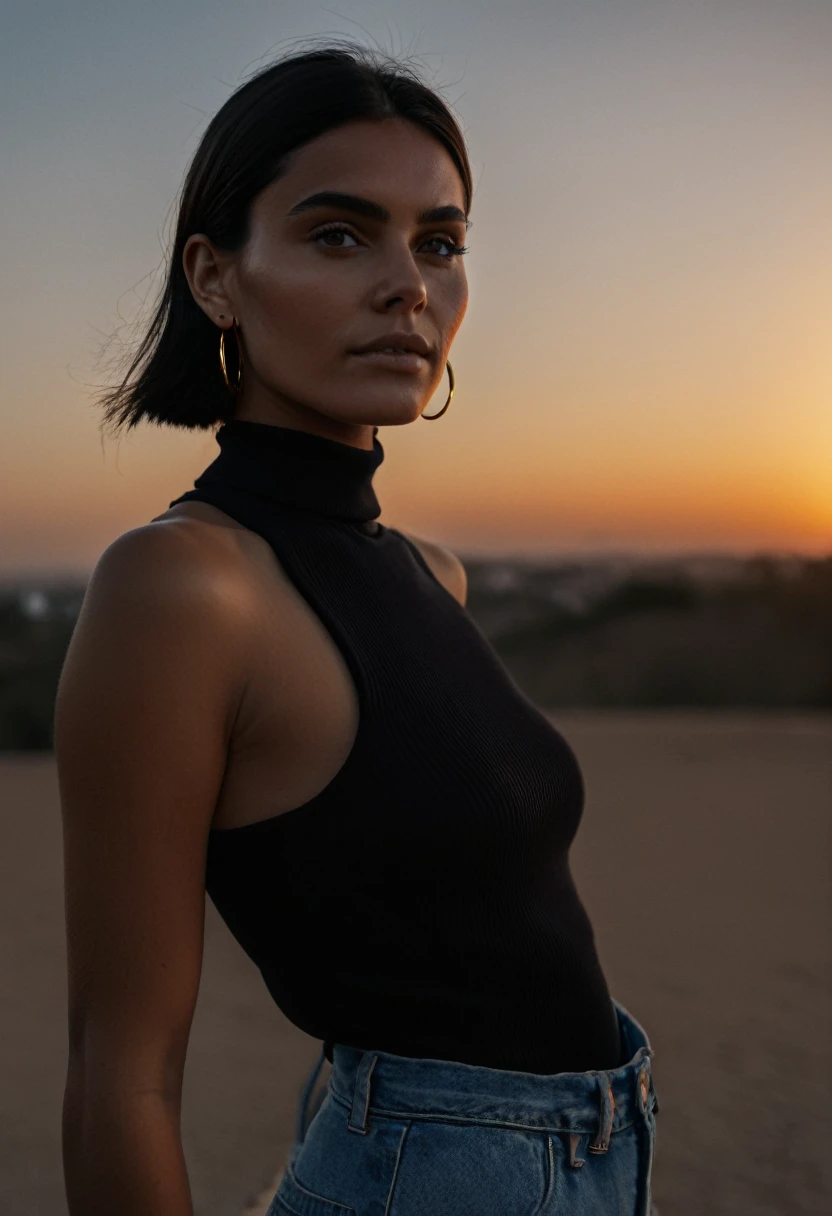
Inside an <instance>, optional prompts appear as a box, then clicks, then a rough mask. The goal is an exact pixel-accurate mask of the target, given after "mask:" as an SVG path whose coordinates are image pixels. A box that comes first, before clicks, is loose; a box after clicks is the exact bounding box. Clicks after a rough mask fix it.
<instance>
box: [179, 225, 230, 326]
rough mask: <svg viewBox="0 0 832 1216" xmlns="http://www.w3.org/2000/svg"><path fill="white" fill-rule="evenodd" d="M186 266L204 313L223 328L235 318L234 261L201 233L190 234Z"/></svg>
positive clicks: (194, 292) (195, 294) (193, 294)
mask: <svg viewBox="0 0 832 1216" xmlns="http://www.w3.org/2000/svg"><path fill="white" fill-rule="evenodd" d="M182 268H183V270H184V271H185V277H186V278H187V280H188V286H189V287H190V289H191V294H192V296H193V297H194V299H195V300H196V302H197V304H198V305H199V307H200V308H201V309H202V310H203V312H204V313H205V314H206V315H207V316H208V317H210V319H211V320H212V321H213V322H214V324H215V325H219V327H220V329H226V328H227V327H228V326H229V325H230V324H231V321H232V318H233V316H234V315H235V313H234V305H233V301H232V299H231V296H230V294H229V291H228V286H229V280H230V273H229V271H230V263H229V259H228V257H227V255H224V254H223V253H221V252H220V250H218V249H217V248H216V246H215V245H214V244H213V243H212V241H211V240H209V238H208V237H207V236H204V235H203V234H202V233H201V232H197V233H194V234H193V235H192V236H189V237H188V239H187V241H186V242H185V248H184V249H183V250H182Z"/></svg>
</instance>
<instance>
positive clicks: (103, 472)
mask: <svg viewBox="0 0 832 1216" xmlns="http://www.w3.org/2000/svg"><path fill="white" fill-rule="evenodd" d="M318 33H332V34H338V35H347V36H350V37H354V38H358V39H360V40H362V41H364V42H370V41H373V40H374V41H375V42H376V43H377V44H380V45H381V47H382V48H383V49H385V50H388V51H392V52H394V53H397V52H403V51H404V52H409V53H411V54H414V55H416V56H417V57H418V58H419V60H420V62H421V63H422V65H423V69H424V74H425V76H426V78H427V79H428V81H429V83H433V84H434V85H437V86H439V87H441V88H442V91H443V93H444V96H445V97H446V99H447V100H448V101H449V102H450V103H451V105H452V106H453V107H454V110H455V112H456V113H457V115H458V117H459V118H460V120H461V123H462V125H463V130H464V131H465V133H466V136H467V139H468V143H469V149H470V155H471V159H472V163H473V168H474V177H475V183H476V189H475V195H474V202H473V207H472V212H471V217H472V219H473V221H474V223H473V227H472V229H471V232H470V240H469V242H468V243H469V245H470V249H471V252H470V253H469V255H468V257H467V259H466V267H467V271H468V276H469V282H470V285H471V300H470V305H469V309H468V313H467V316H466V318H465V321H464V323H463V326H462V329H461V330H460V332H459V335H458V337H457V339H456V341H455V343H454V346H453V349H452V352H451V358H452V362H453V366H454V371H455V373H456V379H457V391H456V395H455V397H454V400H453V402H452V404H451V406H450V408H449V410H448V412H447V414H446V415H445V416H443V418H441V419H440V420H439V421H437V422H435V423H433V424H432V425H430V426H422V425H421V421H418V420H417V422H416V423H414V424H413V425H411V426H406V427H398V428H392V427H391V428H382V429H381V430H380V431H379V438H380V439H381V441H382V443H383V445H384V448H385V461H384V463H383V465H382V467H381V468H380V469H379V471H378V473H377V474H376V478H375V486H376V490H377V492H378V496H379V500H380V502H381V505H382V519H383V521H384V522H386V523H388V524H390V525H391V526H401V527H403V528H406V529H408V530H410V531H413V532H415V533H417V534H418V535H421V536H426V537H430V538H433V539H435V540H438V541H440V542H442V543H443V544H446V545H449V546H450V547H452V548H454V549H456V551H458V552H459V553H461V554H465V553H469V554H474V553H488V552H494V553H509V552H518V553H534V554H547V553H551V554H553V555H558V554H566V553H569V554H575V553H598V552H604V553H606V552H620V551H636V552H642V553H654V552H655V553H658V552H691V551H697V552H701V551H711V552H737V553H745V552H752V551H753V552H760V551H766V552H775V551H776V552H784V551H785V552H800V553H807V554H821V553H830V552H832V340H831V339H832V222H830V215H832V122H830V115H832V73H830V70H829V64H830V58H832V3H830V2H829V0H517V2H516V3H514V4H513V5H511V6H509V5H508V4H506V3H505V0H499V2H497V0H421V2H420V3H414V0H407V2H398V0H385V2H384V3H382V2H375V3H370V2H367V3H358V2H353V0H338V3H337V4H335V5H333V6H330V5H329V4H327V5H319V4H315V3H311V2H310V0H292V2H281V3H277V2H276V0H271V2H268V0H240V2H235V3H228V0H222V2H220V0H172V2H171V3H167V4H162V3H161V2H157V3H153V2H151V0H147V2H145V3H138V2H137V0H132V2H131V3H125V2H124V0H77V2H76V3H74V4H72V5H67V4H59V3H58V0H33V2H32V3H29V4H27V5H26V6H17V7H16V9H15V11H14V13H13V14H12V15H10V16H9V17H7V20H6V22H5V23H4V37H3V42H2V48H1V49H0V93H1V94H2V111H3V115H4V128H5V132H4V134H5V139H4V141H3V146H2V151H1V152H0V157H1V158H2V161H1V162H0V198H2V214H3V225H2V229H1V230H0V258H1V259H2V262H1V263H0V264H2V268H3V288H4V289H3V291H2V298H1V299H0V309H2V344H0V349H1V350H2V357H1V358H0V409H1V410H2V432H3V433H2V446H1V447H0V576H2V575H4V574H6V575H8V574H12V573H14V574H16V573H18V572H25V571H30V572H32V573H40V572H45V571H51V570H59V571H62V572H77V573H88V572H89V571H90V570H91V569H92V567H93V566H94V564H95V562H96V560H97V559H98V557H99V555H100V554H101V552H102V550H103V549H104V548H105V547H106V546H107V545H108V544H109V543H110V541H112V540H113V539H115V537H116V536H118V535H119V534H120V533H122V532H124V531H126V530H127V529H129V528H132V527H136V526H138V525H140V524H142V523H145V522H147V521H148V520H150V519H151V518H152V517H153V516H155V515H158V514H159V513H160V512H161V511H164V510H165V509H166V507H167V504H168V502H169V501H170V500H171V499H172V498H174V497H176V496H177V495H179V494H181V493H182V492H183V491H184V490H186V489H188V488H189V487H190V486H191V485H192V483H193V479H194V477H195V476H196V475H197V474H198V473H199V472H200V471H201V470H202V469H203V468H204V467H205V465H206V464H208V463H209V462H210V460H212V459H213V458H214V456H215V455H216V454H217V452H218V448H217V445H216V441H215V440H214V438H213V436H212V435H210V434H187V433H182V432H178V431H174V430H167V429H159V428H154V427H150V426H145V427H143V428H142V429H141V431H140V432H134V433H133V434H132V435H131V436H130V437H129V438H128V437H126V436H125V437H123V438H122V439H121V440H120V441H119V442H118V443H114V442H113V441H112V440H109V439H106V438H104V437H103V436H102V435H101V434H100V433H99V429H98V428H99V422H100V411H99V408H98V406H97V405H96V402H95V399H94V395H93V394H94V390H95V387H96V385H101V384H103V383H105V382H106V381H107V377H108V367H107V365H106V362H105V361H104V360H102V359H101V355H102V349H103V344H104V342H105V341H106V340H107V339H109V338H110V337H111V335H113V333H114V331H115V330H116V328H117V326H118V325H119V324H120V323H121V322H120V320H119V315H120V314H121V315H122V316H123V317H125V318H132V317H134V316H135V315H136V310H137V308H138V307H139V306H140V304H141V301H142V299H143V298H144V297H145V296H148V293H149V299H150V300H152V298H153V292H154V290H155V288H156V286H157V285H158V283H159V281H160V278H159V276H160V272H161V269H162V264H161V259H162V255H163V245H164V240H165V236H166V233H167V230H168V228H167V224H169V222H170V214H171V209H172V206H173V204H174V201H175V198H176V194H177V190H178V188H179V185H180V183H181V180H182V176H183V173H184V171H185V169H186V166H187V163H188V161H189V159H190V157H191V155H192V154H193V152H194V150H195V148H196V146H197V143H198V141H199V138H200V137H201V135H202V133H203V131H204V129H205V126H206V124H207V122H208V120H209V119H210V117H211V116H212V115H213V114H214V113H215V112H216V110H217V109H218V108H219V107H220V105H221V104H222V103H223V102H224V101H225V99H226V98H227V97H228V96H229V94H230V93H231V92H232V91H233V90H234V88H236V87H237V86H238V85H239V84H241V83H243V81H244V79H245V78H246V75H247V74H248V73H250V72H251V71H253V70H255V69H256V68H257V67H259V66H261V65H262V64H264V63H265V62H267V61H268V60H269V59H270V58H271V57H273V56H275V55H277V54H280V53H283V52H285V51H287V50H288V49H290V45H291V42H292V40H295V39H298V38H301V37H303V36H305V35H313V34H318ZM166 221H167V224H166ZM154 274H155V277H154ZM118 349H119V348H118V346H117V345H116V346H115V347H114V346H113V345H111V346H110V347H109V352H108V353H109V354H111V355H112V354H113V353H114V351H116V352H117V351H118ZM445 393H446V384H445V382H443V384H442V386H441V388H440V390H439V392H438V393H437V395H436V397H435V398H434V401H433V402H432V403H431V405H430V406H428V407H427V410H426V412H428V413H435V412H436V410H437V409H438V408H439V407H440V406H441V404H442V402H443V401H444V399H445Z"/></svg>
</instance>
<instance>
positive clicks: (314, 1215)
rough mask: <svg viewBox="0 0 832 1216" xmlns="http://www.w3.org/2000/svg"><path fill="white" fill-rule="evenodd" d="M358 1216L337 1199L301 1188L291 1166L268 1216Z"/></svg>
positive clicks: (269, 1208) (269, 1209)
mask: <svg viewBox="0 0 832 1216" xmlns="http://www.w3.org/2000/svg"><path fill="white" fill-rule="evenodd" d="M287 1213H288V1216H356V1211H355V1208H351V1207H350V1206H349V1205H348V1204H346V1203H339V1202H338V1200H337V1199H327V1198H326V1196H324V1195H316V1194H315V1192H314V1191H310V1190H308V1189H307V1188H306V1187H305V1186H301V1184H300V1183H299V1182H298V1180H297V1178H296V1177H295V1175H294V1171H293V1170H292V1168H291V1166H289V1165H287V1167H286V1172H285V1173H284V1175H283V1178H282V1180H281V1183H280V1186H279V1187H278V1188H277V1192H276V1193H275V1196H274V1199H272V1201H271V1203H270V1204H269V1207H268V1210H267V1211H266V1216H287Z"/></svg>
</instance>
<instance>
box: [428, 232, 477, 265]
mask: <svg viewBox="0 0 832 1216" xmlns="http://www.w3.org/2000/svg"><path fill="white" fill-rule="evenodd" d="M435 241H438V242H439V244H440V245H447V246H448V249H449V250H450V252H449V253H443V254H441V255H440V256H441V257H442V258H443V259H444V261H446V262H450V261H452V260H453V259H454V258H457V257H461V256H462V254H464V253H467V252H468V246H467V245H457V243H456V241H454V240H453V239H452V238H451V237H449V236H431V237H428V240H427V242H426V243H427V244H428V245H431V244H433V243H434V242H435Z"/></svg>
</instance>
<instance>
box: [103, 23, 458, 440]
mask: <svg viewBox="0 0 832 1216" xmlns="http://www.w3.org/2000/svg"><path fill="white" fill-rule="evenodd" d="M385 118H405V119H407V120H408V121H409V122H412V123H416V124H417V125H418V126H420V127H422V128H423V129H424V130H425V131H427V132H429V134H431V135H432V136H433V137H434V138H435V139H437V140H438V141H439V142H440V144H442V145H443V146H444V147H445V148H446V149H447V151H448V153H449V154H450V156H451V158H452V160H453V162H454V164H455V165H456V167H457V169H458V171H459V175H460V178H461V179H462V185H463V189H464V193H465V211H466V214H467V213H468V212H469V211H470V208H471V197H472V193H473V189H472V175H471V167H470V164H469V160H468V154H467V150H466V146H465V140H464V137H463V135H462V132H461V130H460V127H459V125H458V123H457V121H456V119H455V117H454V116H453V114H452V113H451V110H450V109H449V107H448V106H447V105H446V103H445V102H444V101H443V100H442V98H441V97H439V95H438V94H437V93H436V92H435V91H434V90H433V89H431V88H429V87H428V86H427V85H426V84H424V83H423V82H422V81H421V80H420V79H419V77H418V75H417V74H416V72H415V71H414V70H413V68H412V67H411V66H410V65H409V64H403V63H401V62H399V61H397V60H396V59H394V58H393V57H391V56H389V55H386V54H383V53H381V52H378V51H375V50H372V49H369V48H366V47H363V46H361V45H357V44H354V43H351V42H349V41H347V40H344V41H343V42H336V44H334V45H333V44H332V43H330V44H328V45H326V46H323V47H321V48H320V49H316V50H311V51H307V52H305V53H302V54H295V55H292V56H288V57H285V58H283V59H281V60H278V61H276V62H272V63H271V64H269V66H267V67H266V68H263V69H261V70H260V71H258V72H257V73H256V75H254V76H253V77H252V78H251V79H249V80H248V81H246V83H245V84H244V85H242V86H241V87H240V88H238V89H237V90H236V92H234V93H233V94H232V95H231V96H230V97H229V99H228V100H227V101H226V102H225V104H224V105H223V106H222V108H221V109H220V110H219V111H218V112H217V114H216V115H215V116H214V118H213V119H212V120H211V122H210V123H209V125H208V128H207V130H206V131H205V134H204V135H203V137H202V140H201V141H200V144H199V147H198V148H197V150H196V153H195V155H194V157H193V160H192V161H191V164H190V167H189V168H188V171H187V174H186V176H185V180H184V183H183V186H182V190H181V194H180V197H179V202H178V210H177V219H176V232H175V237H174V241H173V245H172V248H171V250H170V261H169V264H168V267H167V272H166V277H165V282H164V286H163V289H162V293H161V297H160V300H159V303H158V305H157V306H156V309H155V312H154V315H153V318H152V320H151V321H150V324H149V326H148V328H147V330H146V332H145V334H144V337H143V338H142V339H141V342H140V343H139V346H138V349H137V350H136V353H135V354H134V355H133V357H132V358H131V360H130V362H129V366H128V368H127V372H126V374H125V375H124V378H123V380H122V381H121V383H120V384H118V385H117V386H116V387H115V388H111V389H109V390H107V391H105V392H104V393H103V394H102V395H101V397H100V404H101V405H102V406H103V407H104V423H105V424H108V425H111V426H112V427H113V428H114V431H115V432H117V431H118V430H119V428H121V427H124V428H126V429H127V430H128V431H129V430H130V428H131V427H134V426H136V425H137V424H138V423H139V422H140V421H141V420H142V419H143V418H147V419H149V420H151V421H153V422H155V423H157V424H159V425H167V426H173V427H180V428H185V429H202V430H208V429H211V428H213V427H215V426H216V425H218V424H220V423H222V422H224V421H226V420H227V419H229V418H230V417H231V416H232V415H233V412H234V398H233V397H232V395H231V394H230V393H229V391H228V390H227V388H226V386H225V384H224V382H223V379H222V372H221V370H220V365H219V357H218V351H219V331H218V329H217V327H216V326H215V325H214V324H213V322H212V321H211V320H210V319H209V318H208V317H207V316H206V315H205V313H204V312H203V311H202V309H201V308H200V307H199V305H198V304H197V303H196V301H195V300H194V298H193V296H192V294H191V290H190V287H189V285H188V280H187V278H186V276H185V271H184V268H183V265H182V252H183V249H184V247H185V243H186V241H187V240H188V238H189V237H190V236H191V235H192V234H193V233H196V232H202V233H205V235H206V236H208V237H210V239H211V240H212V241H213V242H214V243H215V244H216V245H217V246H218V247H219V248H221V249H225V250H228V251H234V250H236V249H239V248H241V246H242V245H244V244H245V241H246V238H247V235H248V224H249V216H250V208H251V204H252V202H253V201H254V199H255V198H256V196H257V195H258V194H259V193H260V191H261V190H263V189H265V187H266V186H268V185H269V184H270V183H271V182H273V181H275V180H276V179H277V178H278V177H280V175H281V173H282V172H283V171H284V170H285V168H286V167H287V160H288V157H289V154H290V153H291V152H292V151H293V150H294V149H296V148H299V147H301V146H302V145H303V144H306V143H308V142H309V141H311V140H313V139H315V138H316V137H317V136H319V135H322V134H323V133H324V132H326V131H330V130H332V129H333V128H334V127H338V126H341V125H343V124H345V123H348V122H353V121H356V120H359V119H377V120H381V119H385ZM232 347H233V344H232ZM230 353H231V352H230Z"/></svg>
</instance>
